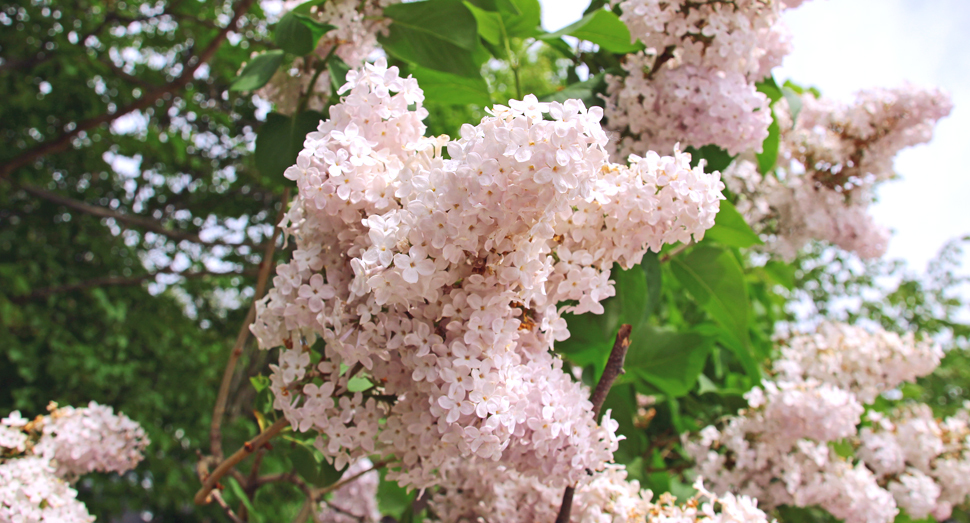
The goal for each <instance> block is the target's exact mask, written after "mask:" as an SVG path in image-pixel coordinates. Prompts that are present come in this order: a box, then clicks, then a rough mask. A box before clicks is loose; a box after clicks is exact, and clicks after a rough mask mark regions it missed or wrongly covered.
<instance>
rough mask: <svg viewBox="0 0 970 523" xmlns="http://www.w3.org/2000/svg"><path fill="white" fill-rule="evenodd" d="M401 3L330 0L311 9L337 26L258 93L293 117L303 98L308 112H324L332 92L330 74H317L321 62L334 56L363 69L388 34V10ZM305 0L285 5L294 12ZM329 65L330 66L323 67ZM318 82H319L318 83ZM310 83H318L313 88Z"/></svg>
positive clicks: (317, 17)
mask: <svg viewBox="0 0 970 523" xmlns="http://www.w3.org/2000/svg"><path fill="white" fill-rule="evenodd" d="M398 2H400V0H364V1H361V0H330V1H327V2H321V3H318V4H317V5H314V6H312V7H310V9H309V11H308V12H307V15H308V16H310V17H312V18H313V19H314V20H316V21H317V22H320V23H321V24H329V25H332V26H334V27H335V29H331V30H330V31H329V32H327V33H326V34H325V35H324V36H323V37H322V38H321V39H320V41H319V42H318V43H317V48H316V49H315V50H314V51H313V53H311V54H310V55H309V56H306V57H298V58H297V59H296V60H294V61H293V64H292V66H291V67H290V68H288V69H286V70H280V71H278V72H277V73H276V74H275V75H273V78H272V79H271V80H270V82H269V83H268V84H267V85H266V86H265V87H263V88H262V89H260V90H259V91H258V94H259V95H260V97H262V98H264V99H266V100H269V101H271V102H273V104H274V106H275V107H274V108H275V110H276V112H279V113H283V114H292V113H294V112H295V111H296V109H297V107H298V106H299V102H300V98H301V97H302V96H304V95H306V96H308V100H307V105H306V107H307V108H308V109H312V110H315V111H321V110H323V108H324V107H325V106H326V104H327V100H328V98H329V97H330V93H331V88H330V85H331V78H330V72H329V71H327V70H324V71H323V72H321V73H320V74H319V75H317V74H315V72H316V67H319V66H321V64H320V63H319V62H320V61H321V60H323V59H326V58H327V57H328V56H331V54H332V55H334V56H337V57H339V58H340V59H342V60H343V61H344V62H345V63H346V64H348V65H349V66H350V67H352V68H358V67H361V66H362V65H363V64H364V60H366V59H367V58H368V57H370V56H371V55H373V54H374V51H375V50H376V49H377V37H378V35H380V34H386V32H387V27H388V26H389V25H390V20H388V19H386V18H384V17H383V16H382V15H383V13H384V8H385V7H387V6H389V5H391V4H396V3H398ZM303 3H305V2H304V0H288V1H286V2H283V11H284V12H287V11H291V10H293V9H294V8H296V7H297V6H299V5H300V4H303ZM323 66H326V64H323ZM314 79H315V81H314ZM310 82H314V84H313V85H312V86H311V85H310Z"/></svg>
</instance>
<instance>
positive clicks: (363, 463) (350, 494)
mask: <svg viewBox="0 0 970 523" xmlns="http://www.w3.org/2000/svg"><path fill="white" fill-rule="evenodd" d="M373 467H374V464H373V463H371V460H369V459H367V458H362V459H359V460H357V461H355V462H354V464H353V465H351V466H349V467H347V470H346V471H344V474H343V477H341V480H343V479H345V478H351V477H353V476H356V475H357V474H360V473H361V472H363V474H361V475H360V476H358V477H357V479H354V480H353V481H348V482H347V483H345V484H344V485H343V486H341V487H340V488H338V489H337V490H335V491H333V493H331V494H330V499H329V500H327V501H323V502H321V504H320V508H319V510H318V511H317V514H316V521H317V523H377V522H378V521H380V520H381V512H380V510H379V509H378V506H377V487H378V485H379V484H380V482H381V475H380V473H378V472H377V471H376V470H372V469H373ZM365 471H369V472H365Z"/></svg>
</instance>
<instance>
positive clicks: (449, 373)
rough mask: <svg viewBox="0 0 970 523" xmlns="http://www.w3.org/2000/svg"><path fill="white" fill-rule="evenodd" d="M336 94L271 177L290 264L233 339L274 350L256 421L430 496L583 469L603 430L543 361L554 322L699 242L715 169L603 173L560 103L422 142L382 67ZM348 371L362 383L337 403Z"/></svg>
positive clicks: (503, 114) (662, 164)
mask: <svg viewBox="0 0 970 523" xmlns="http://www.w3.org/2000/svg"><path fill="white" fill-rule="evenodd" d="M341 92H345V93H347V94H346V97H345V99H344V100H343V101H342V102H341V103H340V104H337V105H335V106H333V107H332V108H331V110H330V119H329V120H327V121H325V122H322V123H321V124H320V126H319V128H318V130H317V131H316V132H313V133H310V134H309V135H308V136H307V138H306V141H305V143H304V146H305V148H304V150H303V151H302V152H301V153H300V154H299V157H298V159H297V164H296V165H294V166H293V167H290V168H289V169H287V171H286V173H285V175H286V176H287V177H288V178H290V179H293V180H295V181H296V183H297V187H298V188H299V194H298V196H297V198H296V200H295V202H294V204H293V206H292V207H291V209H290V211H289V213H288V215H287V218H286V224H287V225H286V231H287V232H288V233H289V234H290V235H292V236H293V237H294V238H295V240H296V245H297V249H296V251H295V252H294V255H293V259H292V260H291V261H290V262H288V263H286V264H283V265H280V266H279V267H278V269H277V276H276V278H275V279H274V289H272V290H271V291H270V293H268V295H267V297H266V298H265V299H264V300H263V301H262V302H260V303H259V304H258V305H257V320H256V323H255V324H254V325H253V327H252V330H253V332H254V333H255V335H256V337H257V339H258V340H259V342H260V345H261V346H262V347H263V348H271V347H275V346H283V347H284V348H283V349H282V350H281V352H280V356H279V362H278V364H277V365H273V366H272V370H273V374H272V376H271V388H272V390H273V392H274V394H275V396H276V399H275V407H276V408H278V409H280V410H282V411H283V413H284V415H285V416H286V417H287V419H289V420H290V422H291V423H292V424H293V426H294V427H295V428H296V429H297V430H300V431H311V430H312V431H315V432H317V433H318V434H319V437H318V439H317V447H318V448H319V449H320V450H321V451H322V452H323V453H324V455H325V456H327V458H328V459H333V460H335V463H336V464H337V465H338V466H339V467H342V466H343V465H344V464H346V463H349V462H352V461H355V460H357V459H358V458H360V457H363V456H366V455H371V454H374V453H383V454H387V455H389V454H393V455H394V456H395V457H397V458H398V459H400V460H401V466H400V468H399V469H397V470H393V471H391V472H389V473H388V478H390V479H392V480H398V481H399V482H400V483H401V484H402V485H412V486H415V487H419V488H423V487H428V486H432V485H441V484H442V483H441V478H440V477H438V476H439V475H440V473H439V472H436V471H440V470H441V467H442V466H443V464H445V463H446V462H448V461H449V460H454V459H466V460H467V459H472V458H474V459H478V460H480V461H482V462H493V463H495V464H496V466H498V465H502V466H505V467H508V468H509V469H510V470H513V469H514V470H515V471H517V472H518V473H522V474H525V475H527V476H531V477H539V478H542V481H543V482H544V483H545V484H547V485H550V486H552V487H556V488H562V487H564V486H566V485H567V484H571V483H575V482H577V481H579V480H580V479H582V478H584V477H586V470H587V469H589V470H592V471H597V470H602V469H603V467H604V464H605V463H607V462H608V461H610V460H611V457H612V453H613V451H614V450H616V448H617V445H618V443H617V440H618V438H617V436H616V427H617V424H616V422H615V421H613V420H611V419H610V417H609V412H607V413H606V415H605V416H604V417H603V419H602V420H596V419H593V416H592V414H591V410H592V404H591V403H590V402H589V399H588V398H589V391H588V390H587V389H586V388H585V387H584V386H583V385H581V384H580V383H578V382H576V381H575V380H574V379H573V378H572V377H571V376H570V375H569V374H568V373H566V372H564V369H563V363H562V360H561V359H559V358H557V357H554V356H553V354H552V353H551V351H550V349H551V348H552V345H553V343H554V342H555V341H556V340H563V339H566V338H567V337H568V336H569V332H568V330H567V329H566V323H565V320H564V319H563V318H562V314H564V313H565V312H572V313H576V314H578V313H584V312H592V313H602V312H603V307H602V305H601V304H600V302H601V301H602V300H604V299H605V298H607V297H609V296H612V295H613V294H614V293H615V291H614V288H613V282H612V281H611V280H610V271H611V269H612V267H613V264H614V263H619V264H620V265H622V266H625V267H630V266H632V265H634V264H636V263H639V262H640V260H641V259H642V257H643V255H644V254H645V253H646V251H647V250H648V249H653V250H654V251H658V250H659V249H660V247H661V246H662V245H663V244H664V243H670V242H676V241H683V242H686V241H690V240H691V238H697V239H699V238H701V237H702V236H703V233H704V231H705V230H706V229H707V228H709V227H711V226H712V225H713V223H714V216H715V214H716V213H717V209H718V207H719V200H720V199H721V196H720V191H721V189H722V188H723V185H722V184H721V183H720V180H719V177H718V174H717V173H714V174H706V173H704V172H703V168H702V167H701V166H698V167H696V168H691V167H690V157H689V155H686V154H683V153H680V152H678V151H675V154H674V156H672V157H661V156H659V155H657V154H656V153H649V154H646V155H645V156H643V157H635V158H631V161H632V166H630V167H627V166H620V165H614V164H610V163H609V162H608V159H607V152H606V149H605V146H606V145H607V138H606V134H605V133H604V132H603V130H602V128H601V127H600V125H599V120H600V118H601V116H602V113H601V111H600V110H599V109H598V108H595V107H594V108H590V109H588V110H587V109H586V107H584V106H583V104H582V103H581V102H579V101H576V100H568V101H566V102H565V103H540V102H538V100H537V99H536V98H535V97H534V96H531V95H530V96H527V97H526V98H525V100H522V101H516V100H513V101H511V102H510V103H509V105H508V106H501V105H498V106H495V107H494V108H493V109H491V112H490V116H488V117H486V118H484V119H483V120H482V121H481V123H479V124H478V125H477V126H473V125H465V126H463V127H462V129H461V137H460V138H458V139H457V140H453V141H452V140H449V139H448V138H447V137H439V138H425V137H423V134H424V126H423V124H422V123H421V120H422V118H424V116H426V114H427V112H426V111H425V110H424V109H423V108H422V107H421V102H422V100H423V95H422V93H421V90H420V89H419V88H418V85H417V83H416V82H415V81H414V80H413V79H411V78H407V79H404V78H400V77H399V76H398V71H397V68H394V67H390V68H388V67H387V65H386V63H385V62H384V61H383V60H379V61H378V62H377V63H376V64H373V65H367V66H366V67H365V68H364V69H363V70H362V71H360V72H351V73H350V74H349V75H348V83H347V85H346V86H344V88H343V89H342V90H341ZM445 148H446V149H447V152H448V158H445V157H444V156H443V149H445ZM566 300H572V301H571V303H572V304H571V305H569V306H566V307H563V308H560V307H559V305H558V304H559V303H560V302H563V301H566ZM317 339H322V341H323V343H322V344H321V345H323V348H322V349H320V350H321V351H322V359H321V360H320V362H319V363H317V364H312V363H311V362H312V361H316V357H315V356H314V357H311V354H312V353H313V352H314V351H315V350H316V349H312V348H311V347H315V346H316V345H315V340H317ZM358 372H360V373H362V376H366V377H367V379H369V380H370V381H371V383H372V384H374V385H375V386H374V387H372V388H370V389H368V390H364V391H361V392H356V393H349V392H347V390H348V382H349V379H350V377H351V375H353V374H355V373H358ZM381 418H386V423H384V424H383V425H380V424H378V420H380V419H381ZM445 488H447V485H445Z"/></svg>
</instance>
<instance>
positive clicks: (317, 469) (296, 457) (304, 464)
mask: <svg viewBox="0 0 970 523" xmlns="http://www.w3.org/2000/svg"><path fill="white" fill-rule="evenodd" d="M291 441H292V442H293V443H294V445H293V447H292V448H291V449H290V451H289V453H288V454H287V457H288V458H289V459H290V463H292V464H293V469H294V470H296V472H297V474H299V475H300V477H302V478H303V479H304V480H305V481H306V482H307V483H310V484H312V485H314V486H317V487H326V486H327V485H330V484H332V483H334V482H336V481H337V480H339V479H340V476H341V474H342V473H341V472H340V471H338V470H337V469H335V468H334V467H333V465H331V464H330V463H327V461H326V460H324V459H321V458H322V456H321V455H320V453H319V452H317V450H316V449H314V448H313V447H311V446H310V445H309V444H307V443H306V442H303V441H299V440H291Z"/></svg>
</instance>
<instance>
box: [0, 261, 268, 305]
mask: <svg viewBox="0 0 970 523" xmlns="http://www.w3.org/2000/svg"><path fill="white" fill-rule="evenodd" d="M159 274H171V275H173V276H179V277H182V278H200V277H203V276H232V275H252V274H255V273H254V272H252V271H241V272H234V271H230V272H212V271H193V272H187V271H183V272H178V271H173V270H171V269H160V270H157V271H155V272H150V273H148V274H142V275H139V276H130V277H121V276H104V277H101V278H92V279H90V280H84V281H80V282H77V283H69V284H67V285H56V286H53V287H44V288H42V289H37V290H34V291H32V292H31V293H30V294H26V295H23V296H14V297H12V298H10V301H11V302H13V303H26V302H28V301H30V300H36V299H39V298H46V297H47V296H50V295H52V294H60V293H62V292H71V291H78V290H84V289H90V288H92V287H108V286H122V285H137V284H139V283H142V282H144V281H146V280H150V279H152V278H154V277H155V276H158V275H159Z"/></svg>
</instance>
